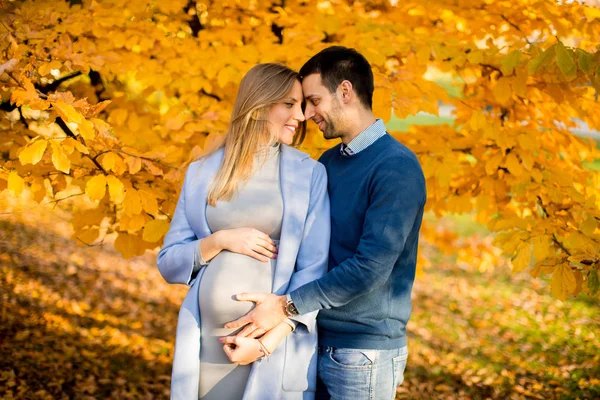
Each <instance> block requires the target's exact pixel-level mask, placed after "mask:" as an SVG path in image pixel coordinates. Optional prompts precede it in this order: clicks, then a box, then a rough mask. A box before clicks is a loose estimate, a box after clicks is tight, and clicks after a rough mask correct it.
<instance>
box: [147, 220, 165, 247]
mask: <svg viewBox="0 0 600 400" xmlns="http://www.w3.org/2000/svg"><path fill="white" fill-rule="evenodd" d="M168 231H169V221H167V220H166V219H153V220H152V221H150V222H148V223H147V224H146V225H145V226H144V233H143V235H142V239H144V241H146V242H150V243H154V242H158V241H159V240H160V239H161V238H162V237H163V236H164V235H165V234H166V233H167V232H168Z"/></svg>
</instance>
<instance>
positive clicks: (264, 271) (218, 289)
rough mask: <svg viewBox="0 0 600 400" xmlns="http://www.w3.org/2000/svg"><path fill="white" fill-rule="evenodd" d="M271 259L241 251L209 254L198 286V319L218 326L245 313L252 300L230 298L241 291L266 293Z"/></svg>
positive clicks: (270, 277) (203, 325) (270, 282)
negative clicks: (244, 300)
mask: <svg viewBox="0 0 600 400" xmlns="http://www.w3.org/2000/svg"><path fill="white" fill-rule="evenodd" d="M274 267H275V260H271V261H269V262H267V263H263V262H260V261H258V260H256V259H254V258H252V257H249V256H245V255H243V254H237V253H231V252H228V251H223V252H221V253H219V254H218V255H217V256H216V257H215V258H213V259H212V260H211V262H210V264H209V265H208V266H207V267H206V268H207V269H206V271H205V272H204V274H203V275H202V280H201V281H200V288H199V290H200V291H199V298H198V301H199V306H200V319H201V323H202V327H203V330H204V329H205V328H209V329H210V327H213V328H222V327H223V325H224V324H225V323H227V322H230V321H233V320H235V319H237V318H239V317H241V316H242V315H244V314H246V313H247V312H248V311H250V310H251V309H252V308H253V307H254V303H250V302H242V301H237V300H234V297H233V296H234V295H236V294H238V293H243V292H257V293H270V292H271V287H272V276H273V270H274ZM204 333H207V332H204Z"/></svg>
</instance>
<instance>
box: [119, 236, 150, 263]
mask: <svg viewBox="0 0 600 400" xmlns="http://www.w3.org/2000/svg"><path fill="white" fill-rule="evenodd" d="M115 249H116V250H117V251H118V252H119V253H121V254H122V255H123V257H125V258H131V257H133V256H140V255H142V254H144V251H145V248H144V246H143V243H141V239H140V238H139V237H138V236H137V235H130V234H128V233H125V232H119V236H117V238H116V239H115Z"/></svg>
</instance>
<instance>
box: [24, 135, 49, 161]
mask: <svg viewBox="0 0 600 400" xmlns="http://www.w3.org/2000/svg"><path fill="white" fill-rule="evenodd" d="M47 144H48V142H47V141H46V140H44V139H41V140H36V141H35V142H33V143H31V144H29V146H27V147H25V148H24V149H23V150H21V153H19V161H21V164H23V165H25V164H33V165H35V164H37V163H38V162H39V161H40V160H41V159H42V156H43V155H44V151H46V146H47Z"/></svg>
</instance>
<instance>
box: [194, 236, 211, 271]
mask: <svg viewBox="0 0 600 400" xmlns="http://www.w3.org/2000/svg"><path fill="white" fill-rule="evenodd" d="M201 241H202V240H198V245H197V246H196V248H195V249H194V272H198V271H199V270H200V268H202V267H204V266H206V265H208V263H207V262H206V261H204V257H202V250H200V242H201Z"/></svg>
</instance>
